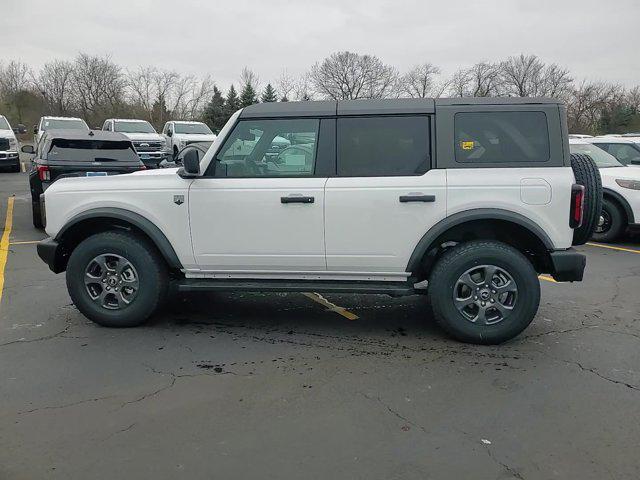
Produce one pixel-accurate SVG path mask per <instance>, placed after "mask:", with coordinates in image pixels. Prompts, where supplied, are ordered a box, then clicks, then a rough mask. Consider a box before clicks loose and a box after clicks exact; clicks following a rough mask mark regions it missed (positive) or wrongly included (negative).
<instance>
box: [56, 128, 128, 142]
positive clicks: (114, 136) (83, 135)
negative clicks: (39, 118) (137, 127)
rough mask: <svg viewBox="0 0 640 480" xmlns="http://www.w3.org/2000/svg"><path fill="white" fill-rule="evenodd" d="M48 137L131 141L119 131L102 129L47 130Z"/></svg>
mask: <svg viewBox="0 0 640 480" xmlns="http://www.w3.org/2000/svg"><path fill="white" fill-rule="evenodd" d="M45 135H46V138H47V139H48V140H53V139H56V138H60V139H64V140H101V141H105V140H111V141H114V142H122V141H125V142H130V141H131V140H129V138H128V137H127V136H126V135H123V134H122V133H118V132H107V131H102V130H90V131H88V132H87V131H86V130H53V129H52V130H47V131H46V133H45Z"/></svg>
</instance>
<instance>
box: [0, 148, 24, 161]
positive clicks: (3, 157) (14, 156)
mask: <svg viewBox="0 0 640 480" xmlns="http://www.w3.org/2000/svg"><path fill="white" fill-rule="evenodd" d="M19 158H20V156H19V154H18V152H5V151H2V152H0V162H2V163H4V162H12V163H13V162H16V163H17V162H18V161H19Z"/></svg>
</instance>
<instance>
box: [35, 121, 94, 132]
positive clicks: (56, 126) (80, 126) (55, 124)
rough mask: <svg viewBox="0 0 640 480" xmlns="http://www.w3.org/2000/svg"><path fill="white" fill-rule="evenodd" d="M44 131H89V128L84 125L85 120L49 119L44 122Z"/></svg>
mask: <svg viewBox="0 0 640 480" xmlns="http://www.w3.org/2000/svg"><path fill="white" fill-rule="evenodd" d="M42 130H45V131H47V130H89V127H88V126H87V124H86V123H84V120H74V119H72V118H68V119H67V118H65V119H62V118H59V119H54V118H48V119H46V120H45V121H44V124H43V125H42Z"/></svg>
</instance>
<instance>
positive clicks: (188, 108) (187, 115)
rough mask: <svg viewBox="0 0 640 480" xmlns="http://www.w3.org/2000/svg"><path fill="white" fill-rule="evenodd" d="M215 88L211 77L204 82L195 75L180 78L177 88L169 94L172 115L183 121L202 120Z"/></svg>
mask: <svg viewBox="0 0 640 480" xmlns="http://www.w3.org/2000/svg"><path fill="white" fill-rule="evenodd" d="M213 86H214V83H213V81H212V80H211V77H209V76H206V77H204V78H203V79H202V80H199V79H198V78H197V77H195V76H193V75H188V76H186V77H180V78H178V80H177V81H176V83H175V88H173V89H172V91H170V92H169V95H168V97H167V100H168V102H169V103H168V105H169V110H170V111H171V114H172V115H173V116H174V117H175V118H178V119H183V120H195V119H198V118H200V117H201V116H202V111H203V110H204V107H205V105H206V103H207V101H208V100H209V97H211V95H212V93H213ZM163 98H165V97H163Z"/></svg>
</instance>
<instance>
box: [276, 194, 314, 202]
mask: <svg viewBox="0 0 640 480" xmlns="http://www.w3.org/2000/svg"><path fill="white" fill-rule="evenodd" d="M313 202H315V198H314V197H304V196H302V195H289V196H288V197H280V203H313Z"/></svg>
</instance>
